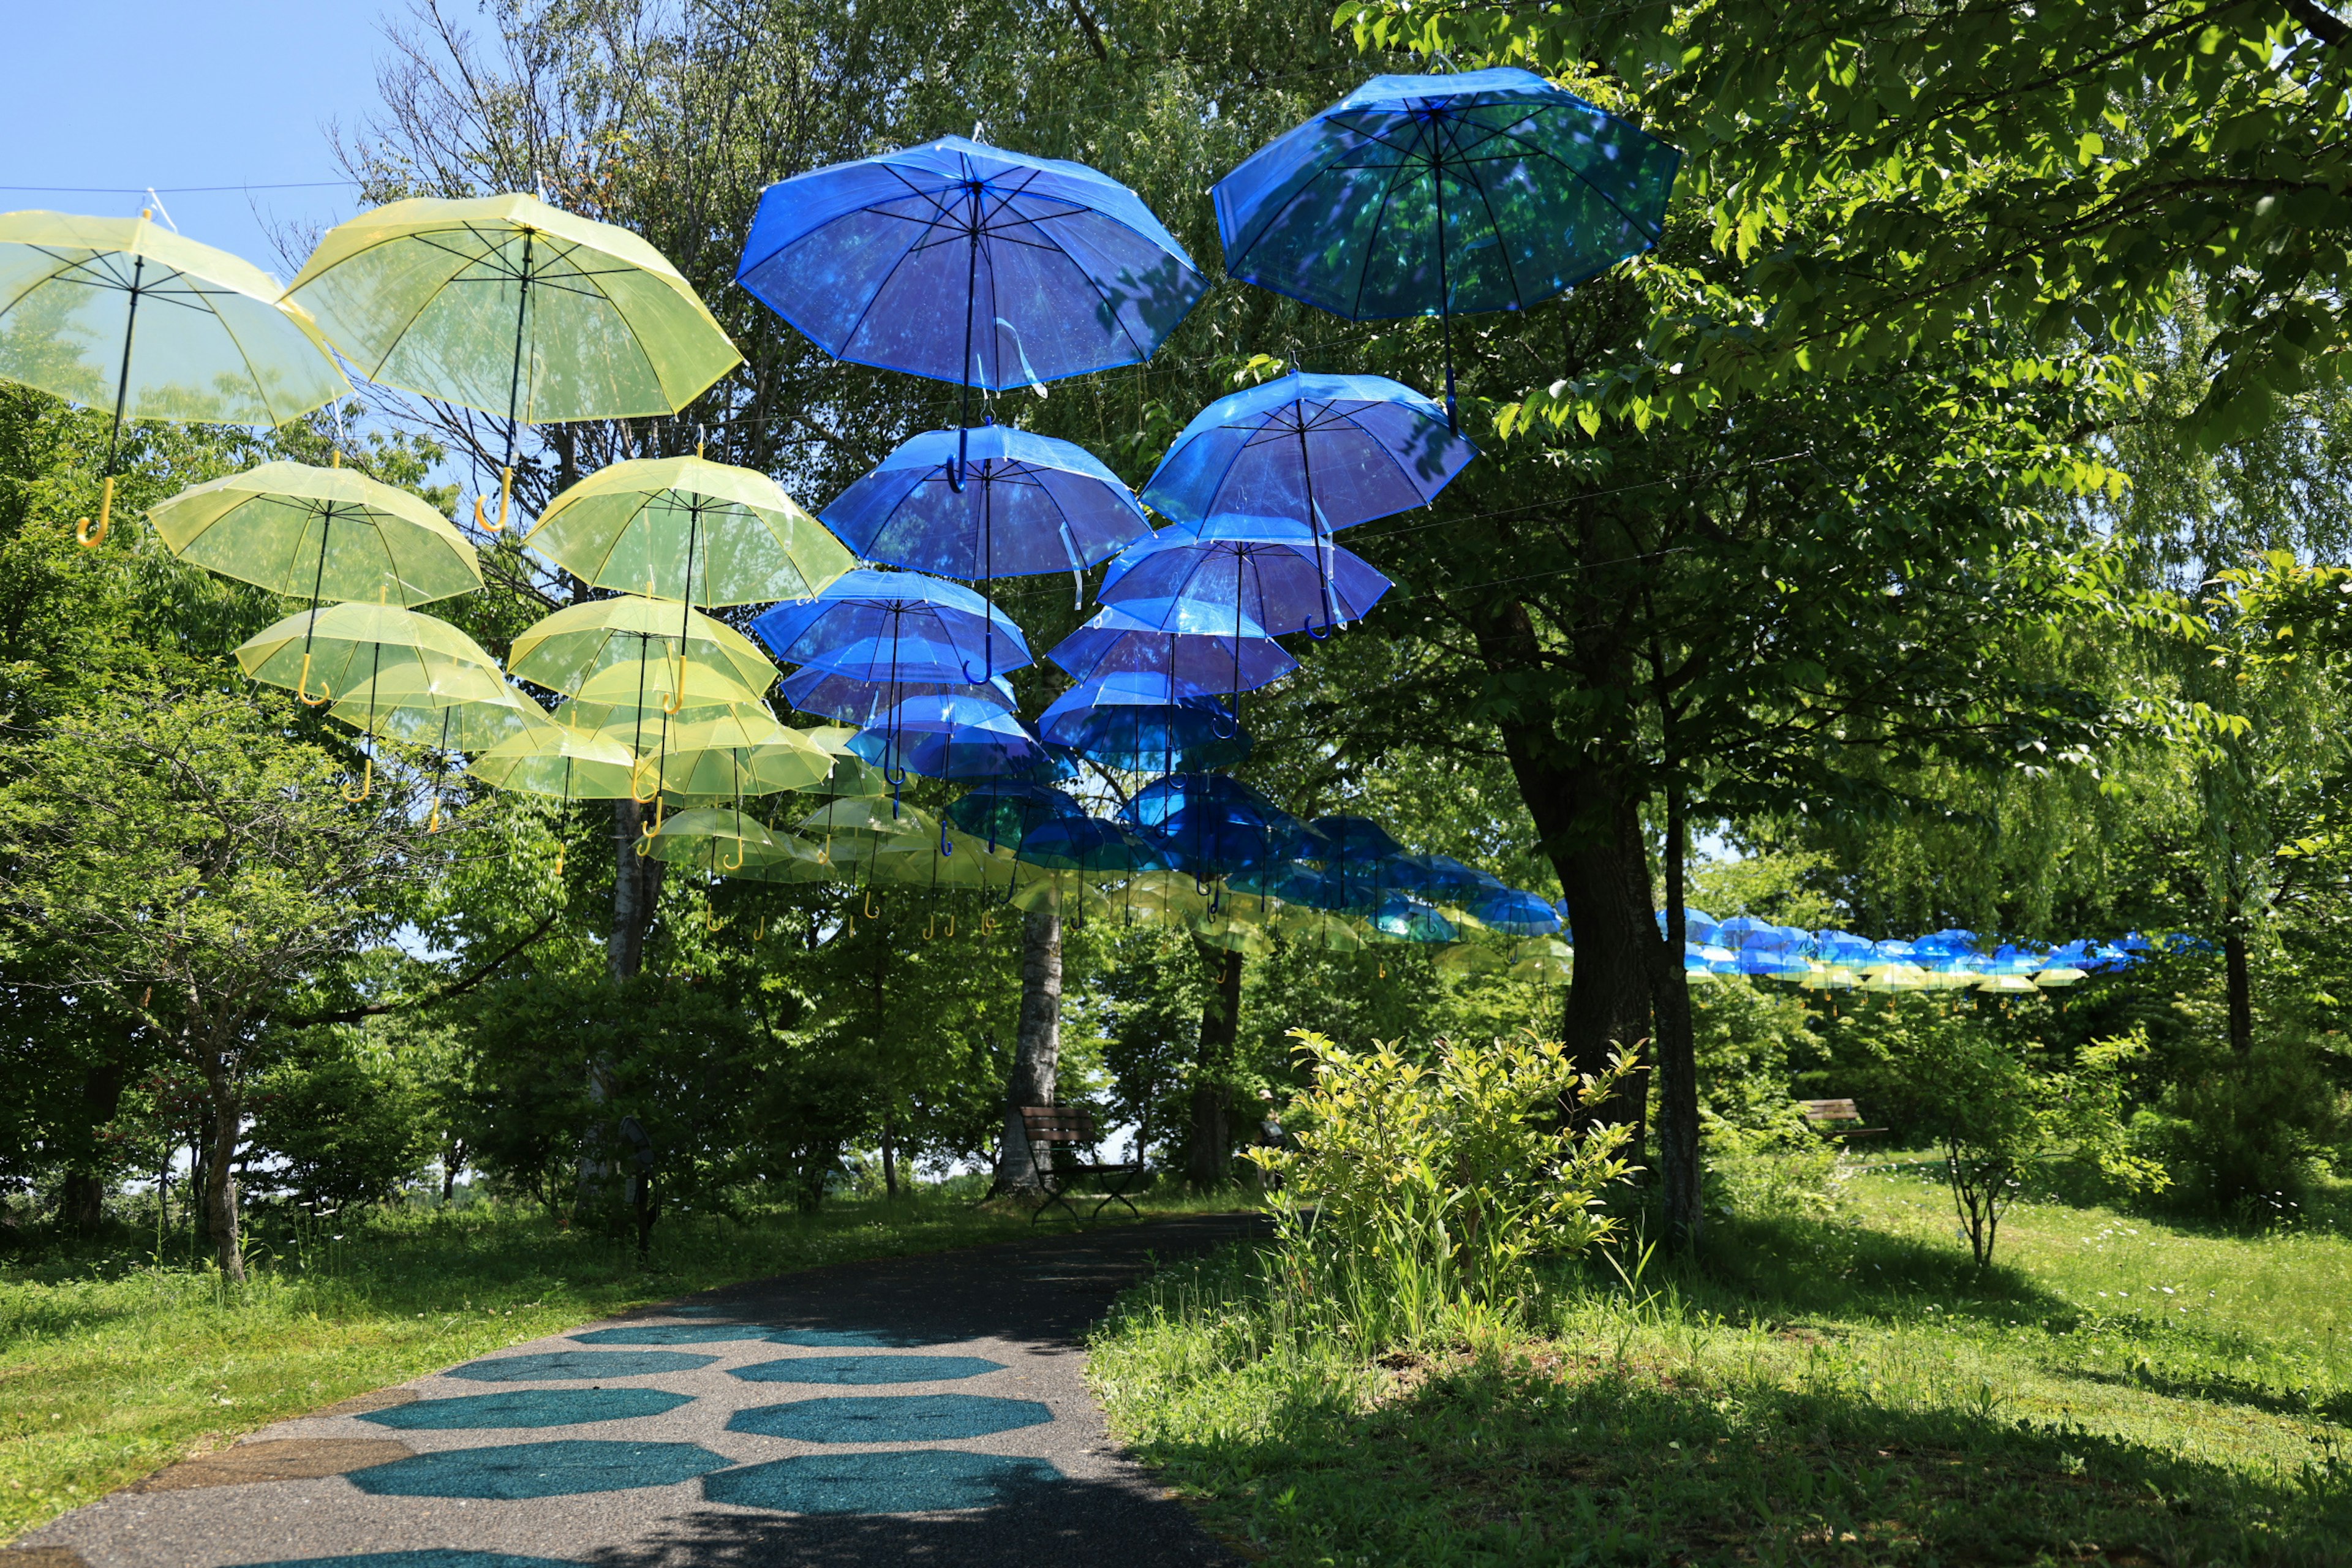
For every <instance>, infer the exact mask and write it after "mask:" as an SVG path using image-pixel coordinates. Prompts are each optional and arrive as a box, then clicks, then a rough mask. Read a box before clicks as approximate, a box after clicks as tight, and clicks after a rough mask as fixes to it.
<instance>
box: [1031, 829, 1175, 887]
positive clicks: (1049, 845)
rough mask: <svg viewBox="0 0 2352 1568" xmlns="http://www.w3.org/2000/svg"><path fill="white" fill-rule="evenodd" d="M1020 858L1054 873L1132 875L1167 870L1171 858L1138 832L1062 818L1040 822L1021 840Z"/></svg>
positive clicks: (1169, 866)
mask: <svg viewBox="0 0 2352 1568" xmlns="http://www.w3.org/2000/svg"><path fill="white" fill-rule="evenodd" d="M1017 854H1018V856H1019V858H1021V859H1023V860H1024V861H1027V862H1028V863H1029V864H1030V865H1033V866H1044V867H1046V868H1050V869H1054V870H1063V871H1094V872H1108V873H1116V874H1118V875H1121V876H1132V875H1133V874H1135V873H1136V872H1138V871H1165V870H1168V869H1170V868H1171V861H1170V860H1169V858H1168V856H1167V855H1166V854H1165V853H1164V852H1163V851H1161V850H1160V847H1158V846H1156V845H1154V844H1153V843H1152V842H1151V841H1150V839H1147V838H1145V837H1143V836H1142V835H1141V834H1139V833H1138V832H1136V831H1135V829H1133V828H1131V827H1129V826H1124V825H1123V824H1120V823H1117V822H1106V821H1104V820H1103V819H1102V818H1100V817H1098V816H1078V817H1063V818H1059V819H1057V820H1055V821H1052V822H1045V823H1041V824H1039V825H1038V826H1035V827H1034V828H1032V829H1030V830H1029V832H1028V834H1027V835H1026V836H1024V837H1023V838H1022V840H1021V847H1020V849H1019V850H1018V851H1017Z"/></svg>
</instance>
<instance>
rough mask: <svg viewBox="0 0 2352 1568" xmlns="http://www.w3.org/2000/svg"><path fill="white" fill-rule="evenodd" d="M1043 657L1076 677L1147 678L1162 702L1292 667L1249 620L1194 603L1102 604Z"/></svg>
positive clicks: (1253, 681) (1264, 680)
mask: <svg viewBox="0 0 2352 1568" xmlns="http://www.w3.org/2000/svg"><path fill="white" fill-rule="evenodd" d="M1045 657H1046V658H1050V659H1052V660H1053V661H1054V662H1055V664H1058V665H1060V666H1061V667H1062V668H1064V669H1066V670H1068V671H1069V672H1070V673H1071V674H1072V675H1074V676H1076V677H1077V678H1078V679H1081V680H1087V679H1097V678H1108V677H1111V676H1148V677H1150V679H1153V680H1156V681H1159V682H1160V691H1161V695H1162V696H1163V697H1165V698H1168V699H1176V698H1183V697H1197V696H1200V695H1202V693H1205V692H1233V691H1255V690H1256V689H1258V688H1259V687H1261V686H1265V685H1266V684H1268V683H1270V682H1272V681H1276V680H1279V679H1282V678H1283V677H1284V676H1286V675H1288V674H1289V673H1290V672H1291V671H1292V670H1294V669H1297V668H1298V661H1297V659H1296V658H1292V657H1291V656H1290V652H1289V650H1288V649H1287V648H1285V647H1283V646H1282V645H1281V644H1280V643H1278V642H1276V641H1275V640H1274V639H1273V638H1272V637H1268V636H1267V635H1266V630H1265V627H1264V626H1260V625H1259V624H1258V623H1257V622H1256V621H1255V620H1254V619H1252V618H1251V617H1250V616H1247V615H1243V614H1237V613H1236V612H1235V611H1234V609H1233V608H1232V607H1230V606H1221V605H1215V604H1213V603H1211V602H1209V601H1208V600H1206V599H1192V598H1156V599H1151V598H1142V599H1130V600H1127V601H1125V602H1123V603H1120V604H1117V605H1104V606H1103V607H1102V608H1101V609H1099V610H1097V611H1096V612H1095V614H1094V616H1093V617H1092V618H1090V619H1089V620H1088V621H1087V623H1086V625H1084V626H1080V627H1078V629H1077V630H1076V631H1074V632H1072V633H1071V634H1070V635H1069V636H1068V637H1064V638H1063V639H1062V640H1061V641H1060V642H1058V643H1055V645H1054V646H1053V647H1051V648H1049V649H1047V650H1046V653H1045Z"/></svg>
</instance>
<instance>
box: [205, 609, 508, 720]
mask: <svg viewBox="0 0 2352 1568" xmlns="http://www.w3.org/2000/svg"><path fill="white" fill-rule="evenodd" d="M236 662H237V668H240V669H242V670H244V671H245V673H246V674H247V676H249V677H251V678H252V679H255V680H258V681H260V682H262V683H263V684H265V685H268V686H282V687H284V688H286V689H288V690H289V691H292V692H293V693H294V694H295V695H296V696H298V697H300V698H301V699H302V700H304V701H306V702H310V703H312V704H313V705H316V704H317V703H320V702H323V701H326V700H330V699H331V698H332V697H334V696H336V695H337V694H339V693H341V692H345V691H348V690H350V689H352V687H354V686H357V685H359V684H360V683H361V682H362V681H367V680H373V679H376V678H377V677H379V676H383V675H389V674H391V673H392V672H394V671H395V670H400V669H415V670H431V669H435V668H440V667H442V666H445V665H450V664H464V665H472V666H474V667H475V668H479V669H484V670H488V671H490V672H491V673H493V674H495V673H496V672H497V670H498V668H499V665H498V661H497V660H496V659H494V658H491V657H490V656H489V655H488V654H487V653H485V652H484V651H483V650H482V647H481V646H480V645H479V644H478V643H477V642H475V641H474V639H473V638H471V637H467V635H466V634H465V633H464V632H461V631H459V630H458V629H457V627H455V626H451V625H450V624H449V623H448V622H446V621H443V620H436V618H434V617H433V616H425V615H419V614H418V613H417V612H415V610H404V609H401V608H400V607H398V606H397V605H324V606H321V607H319V608H314V609H309V610H299V611H297V612H295V613H294V614H293V615H290V616H287V617H286V618H285V619H284V620H282V621H278V622H276V623H274V624H273V625H270V626H265V627H264V628H262V629H261V630H260V631H257V632H256V633H254V634H253V636H251V637H247V639H246V640H245V641H244V642H243V643H241V644H239V645H238V646H237V649H236Z"/></svg>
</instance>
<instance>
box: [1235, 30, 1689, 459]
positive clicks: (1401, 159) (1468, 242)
mask: <svg viewBox="0 0 2352 1568" xmlns="http://www.w3.org/2000/svg"><path fill="white" fill-rule="evenodd" d="M1681 162H1682V154H1681V153H1677V152H1675V150H1674V149H1673V148H1672V147H1669V146H1667V145H1666V144H1665V143H1664V142H1660V141H1658V140H1656V139H1655V138H1654V137H1652V136H1650V135H1649V134H1648V133H1646V132H1643V131H1640V130H1637V129H1635V128H1634V127H1633V126H1631V125H1628V124H1627V123H1625V121H1622V120H1619V119H1617V118H1615V117H1614V116H1612V115H1610V114H1607V113H1605V112H1603V111H1602V110H1600V109H1597V108H1595V107H1594V106H1593V105H1591V104H1590V103H1587V102H1586V101H1584V100H1582V99H1580V98H1579V97H1577V96H1576V95H1575V94H1574V93H1572V92H1569V91H1567V90H1566V89H1562V88H1557V87H1554V86H1553V85H1552V84H1551V83H1549V82H1548V81H1546V80H1545V79H1543V78H1541V77H1539V76H1538V75H1536V74H1535V73H1534V72H1533V71H1527V70H1520V69H1518V68H1514V67H1501V68H1495V69H1492V70H1480V71H1466V72H1462V73H1459V74H1454V75H1446V76H1380V77H1374V78H1373V79H1371V80H1370V81H1368V82H1366V83H1365V84H1364V85H1363V86H1361V87H1360V88H1358V89H1356V90H1355V91H1353V92H1351V93H1349V95H1348V96H1347V97H1346V98H1343V99H1341V100H1339V102H1338V103H1336V104H1333V105H1332V106H1331V107H1330V108H1329V109H1327V110H1324V111H1323V112H1322V113H1320V114H1318V115H1317V116H1315V117H1314V118H1313V119H1311V120H1309V121H1307V123H1305V124H1304V125H1300V126H1297V128H1295V129H1293V130H1291V131H1288V132H1285V133H1284V134H1283V135H1281V136H1279V137H1277V138H1276V140H1274V141H1273V142H1269V143H1267V144H1266V145H1265V146H1264V147H1262V148H1260V149H1259V150H1258V151H1257V152H1255V153H1252V154H1251V155H1250V156H1249V158H1248V159H1247V160H1245V161H1244V163H1242V165H1241V167H1239V168H1237V169H1235V170H1234V172H1233V173H1232V174H1227V175H1226V176H1225V177H1224V178H1223V179H1222V180H1220V181H1218V182H1217V184H1216V188H1215V196H1216V205H1217V233H1218V236H1219V237H1220V238H1222V239H1223V242H1224V252H1225V268H1226V270H1227V271H1228V272H1230V273H1232V274H1233V275H1234V277H1236V278H1239V279H1244V280H1245V281H1248V282H1252V283H1256V284H1258V285H1260V286H1261V287H1263V288H1266V289H1273V290H1275V291H1276V293H1280V294H1287V295H1289V296H1290V297H1291V298H1293V299H1295V300H1304V301H1306V302H1307V304H1310V305H1313V306H1316V307H1317V308H1318V309H1320V310H1329V311H1331V312H1332V313H1333V314H1335V315H1339V316H1344V317H1346V318H1347V319H1348V320H1349V321H1381V320H1387V319H1391V318H1394V317H1398V316H1437V317H1440V318H1441V319H1443V321H1444V323H1445V329H1444V330H1445V413H1446V418H1447V421H1448V423H1449V424H1452V423H1454V331H1453V318H1454V312H1456V311H1460V312H1463V313H1464V314H1475V313H1476V312H1479V311H1484V310H1526V309H1528V307H1529V306H1532V305H1536V304H1538V303H1540V302H1541V301H1543V300H1549V299H1550V298H1552V296H1554V295H1556V294H1559V293H1561V292H1562V291H1564V290H1566V289H1571V288H1574V287H1575V286H1576V285H1577V284H1579V283H1581V282H1582V281H1584V280H1585V279H1588V278H1591V277H1592V276H1594V275H1595V274H1596V273H1599V272H1601V271H1604V270H1606V269H1607V268H1610V267H1612V266H1613V265H1615V264H1616V263H1617V262H1618V261H1619V260H1621V259H1622V258H1625V257H1628V256H1633V255H1636V254H1638V253H1640V252H1642V251H1644V250H1647V249H1649V248H1650V247H1652V246H1654V245H1655V244H1656V243H1657V242H1658V239H1659V237H1660V235H1661V234H1662V233H1663V232H1664V222H1665V210H1666V199H1667V197H1668V196H1669V195H1671V194H1672V192H1673V190H1674V183H1675V169H1676V166H1677V165H1678V164H1680V163H1681Z"/></svg>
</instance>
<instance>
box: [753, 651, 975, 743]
mask: <svg viewBox="0 0 2352 1568" xmlns="http://www.w3.org/2000/svg"><path fill="white" fill-rule="evenodd" d="M777 689H779V690H780V691H782V693H783V694H784V700H785V701H787V702H789V703H791V704H792V705H793V707H794V708H797V709H798V710H801V711H802V712H803V713H814V714H816V715H817V716H818V717H820V718H824V719H838V720H840V721H842V722H843V723H845V724H846V725H848V726H849V727H850V728H852V729H854V730H863V729H864V728H866V726H867V725H868V724H871V723H873V722H874V721H876V720H877V719H879V718H880V717H881V716H882V715H883V714H885V713H887V712H888V711H889V710H891V709H893V708H895V707H897V706H898V704H899V703H901V702H903V701H905V700H907V699H908V698H909V697H977V698H979V699H980V700H982V701H984V702H993V703H996V704H997V705H998V706H999V707H1003V708H1011V707H1014V706H1016V704H1017V700H1016V699H1015V698H1014V697H1013V684H1012V682H1010V681H1008V680H1006V679H1004V678H1003V676H998V677H997V678H996V679H994V680H992V681H989V682H988V683H987V684H985V685H974V684H973V683H971V682H970V681H966V680H898V681H889V680H867V679H864V678H863V677H860V676H855V675H836V674H835V673H834V672H833V671H832V670H829V669H824V668H819V667H818V666H815V665H807V666H804V667H803V668H799V669H796V670H794V671H793V672H792V673H791V674H790V675H787V676H785V677H784V679H783V682H782V685H781V686H779V687H778V688H777Z"/></svg>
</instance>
